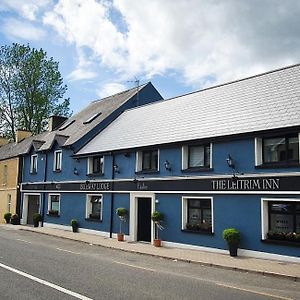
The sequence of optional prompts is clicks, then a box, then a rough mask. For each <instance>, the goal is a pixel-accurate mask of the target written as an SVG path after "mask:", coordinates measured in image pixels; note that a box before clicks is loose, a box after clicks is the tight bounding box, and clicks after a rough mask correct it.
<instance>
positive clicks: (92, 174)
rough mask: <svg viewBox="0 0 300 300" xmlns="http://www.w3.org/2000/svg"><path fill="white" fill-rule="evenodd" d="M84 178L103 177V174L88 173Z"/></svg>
mask: <svg viewBox="0 0 300 300" xmlns="http://www.w3.org/2000/svg"><path fill="white" fill-rule="evenodd" d="M86 176H89V177H93V176H99V177H100V176H104V173H89V174H86Z"/></svg>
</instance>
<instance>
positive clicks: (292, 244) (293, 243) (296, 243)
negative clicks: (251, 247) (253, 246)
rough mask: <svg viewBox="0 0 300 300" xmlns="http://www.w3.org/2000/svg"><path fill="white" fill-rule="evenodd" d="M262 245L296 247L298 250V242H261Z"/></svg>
mask: <svg viewBox="0 0 300 300" xmlns="http://www.w3.org/2000/svg"><path fill="white" fill-rule="evenodd" d="M261 242H262V243H265V244H273V245H281V246H291V247H298V248H300V241H299V242H292V241H286V240H270V239H266V240H261Z"/></svg>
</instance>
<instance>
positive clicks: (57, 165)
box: [53, 150, 62, 171]
mask: <svg viewBox="0 0 300 300" xmlns="http://www.w3.org/2000/svg"><path fill="white" fill-rule="evenodd" d="M61 163H62V151H61V150H57V151H54V163H53V170H54V171H61Z"/></svg>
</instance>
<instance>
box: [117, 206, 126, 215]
mask: <svg viewBox="0 0 300 300" xmlns="http://www.w3.org/2000/svg"><path fill="white" fill-rule="evenodd" d="M116 214H117V215H118V216H119V217H125V216H126V215H127V209H126V208H124V207H118V208H117V210H116Z"/></svg>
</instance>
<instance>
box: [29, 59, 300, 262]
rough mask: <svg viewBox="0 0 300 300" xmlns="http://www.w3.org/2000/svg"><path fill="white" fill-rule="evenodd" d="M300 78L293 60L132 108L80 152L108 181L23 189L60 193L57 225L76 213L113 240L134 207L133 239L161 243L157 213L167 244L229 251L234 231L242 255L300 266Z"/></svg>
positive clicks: (90, 170)
mask: <svg viewBox="0 0 300 300" xmlns="http://www.w3.org/2000/svg"><path fill="white" fill-rule="evenodd" d="M299 83H300V65H294V66H290V67H286V68H283V69H279V70H275V71H271V72H268V73H264V74H260V75H256V76H253V77H250V78H246V79H242V80H238V81H234V82H230V83H226V84H223V85H219V86H215V87H212V88H208V89H204V90H201V91H199V92H195V93H191V94H187V95H184V96H180V97H176V98H173V99H169V100H164V101H158V102H155V103H151V104H147V105H144V106H142V107H137V108H133V109H128V110H126V111H125V112H124V113H123V114H121V115H120V116H119V117H118V118H117V119H115V121H114V122H112V123H111V124H110V125H109V126H107V127H106V128H105V129H104V130H102V131H101V132H100V133H99V134H97V135H96V136H95V137H94V138H93V139H92V140H91V141H89V142H88V143H87V144H86V145H84V146H83V147H82V148H81V149H80V150H79V151H77V152H76V154H74V156H73V159H75V160H76V159H77V160H79V161H81V162H83V164H85V165H86V169H84V167H83V165H82V169H83V172H84V171H86V172H87V174H93V173H94V172H95V171H97V172H98V169H95V168H94V161H102V162H103V166H104V167H103V168H102V169H101V171H100V173H101V176H102V177H101V178H95V177H91V178H89V179H88V180H82V181H80V182H65V183H63V184H59V185H57V184H56V182H53V183H47V184H44V185H38V184H29V183H27V184H23V191H25V190H26V191H27V190H30V191H33V190H34V189H41V188H43V189H44V190H45V191H47V193H53V194H57V195H58V197H60V202H59V205H60V212H61V214H60V217H59V218H57V222H56V221H54V219H51V221H50V220H49V219H46V220H47V223H50V222H51V224H47V225H48V226H54V225H53V224H54V223H56V224H61V225H60V227H62V225H68V223H69V220H70V219H71V218H72V217H75V218H77V219H78V220H79V223H80V227H81V228H85V229H83V230H86V229H93V230H94V232H98V233H99V234H103V235H106V236H110V237H112V236H114V234H115V233H117V232H118V217H117V216H116V214H115V210H116V208H118V207H125V208H127V209H128V211H129V218H128V222H127V223H126V226H125V227H126V234H127V237H126V238H127V239H129V240H132V241H146V242H152V241H153V238H154V224H153V222H151V219H150V216H151V213H152V212H153V211H155V210H158V211H160V212H162V213H163V214H164V216H165V219H164V222H163V227H164V229H163V230H162V231H161V232H160V236H161V238H162V240H163V242H164V244H165V245H168V246H176V247H188V248H193V249H202V250H206V251H215V252H220V253H227V250H226V249H227V245H226V243H225V241H224V240H223V238H222V232H223V230H224V229H225V228H231V227H234V228H237V229H238V230H239V231H240V232H241V236H242V239H241V245H240V248H241V249H239V253H240V254H241V255H248V256H257V257H265V258H274V259H284V260H288V261H298V262H299V261H300V251H299V248H300V197H299V194H300V172H299V166H300V164H299V145H300V144H299V132H300V101H299V100H300V84H299ZM70 191H71V192H70ZM96 208H97V211H98V213H97V216H93V210H94V209H95V210H96ZM94 217H95V218H94ZM92 219H93V221H92ZM91 221H92V222H93V226H91V225H87V222H91Z"/></svg>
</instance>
